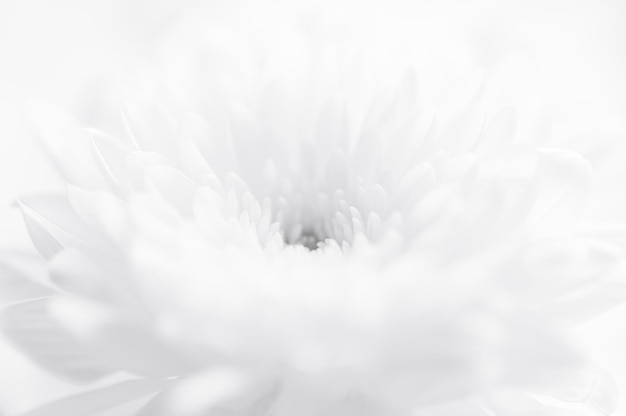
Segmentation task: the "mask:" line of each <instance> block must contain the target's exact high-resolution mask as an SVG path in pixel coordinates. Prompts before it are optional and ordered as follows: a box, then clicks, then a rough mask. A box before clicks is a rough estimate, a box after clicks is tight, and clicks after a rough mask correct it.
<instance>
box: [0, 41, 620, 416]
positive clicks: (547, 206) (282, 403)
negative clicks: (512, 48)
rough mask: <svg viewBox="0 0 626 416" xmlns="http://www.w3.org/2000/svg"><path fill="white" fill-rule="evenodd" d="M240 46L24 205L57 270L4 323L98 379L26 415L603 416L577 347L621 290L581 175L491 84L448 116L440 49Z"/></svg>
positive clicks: (616, 260)
mask: <svg viewBox="0 0 626 416" xmlns="http://www.w3.org/2000/svg"><path fill="white" fill-rule="evenodd" d="M218 44H219V43H218ZM177 45H180V44H177ZM214 46H215V45H213V47H214ZM227 46H228V47H227V48H225V50H216V49H214V48H213V49H212V48H209V49H201V51H202V54H204V55H202V56H203V59H205V60H206V62H209V63H210V66H208V67H203V66H201V65H200V66H199V67H198V66H197V65H198V62H197V61H193V64H192V65H191V66H190V67H186V69H189V68H196V70H197V68H200V70H198V72H199V76H198V77H186V76H183V75H178V77H179V80H181V82H183V83H184V82H185V81H188V83H189V85H186V86H183V87H184V88H182V91H187V92H183V93H180V91H181V89H180V88H179V87H181V84H180V83H179V84H178V85H175V86H173V87H171V89H169V90H168V93H167V94H166V97H167V100H161V101H159V100H158V99H155V100H154V102H152V103H150V102H144V100H132V99H131V100H128V101H127V102H126V104H125V106H124V111H123V116H122V117H120V122H119V123H116V122H112V123H111V124H107V123H103V124H104V125H99V126H94V127H97V128H99V129H101V130H95V129H94V128H91V129H89V131H88V134H86V135H85V136H83V135H82V134H77V135H76V141H75V142H74V141H72V140H71V139H70V137H69V136H66V135H63V136H59V137H60V140H59V141H58V142H57V143H56V144H55V143H54V138H53V137H52V138H51V137H48V138H47V139H46V140H48V141H49V144H48V146H49V148H48V149H49V151H50V152H51V154H52V155H53V156H54V158H55V160H56V162H57V164H58V166H59V170H60V171H61V172H62V173H63V174H64V175H65V177H66V179H67V182H68V187H67V192H66V193H65V194H62V195H57V194H55V195H36V196H31V197H23V198H21V199H20V201H19V206H20V207H21V209H22V212H23V214H24V218H25V222H26V226H27V228H28V231H29V233H30V235H31V237H32V240H33V243H34V245H35V246H36V248H37V250H38V251H39V253H40V254H41V255H42V256H43V258H45V260H46V262H47V267H48V270H49V274H47V275H46V274H35V273H30V274H29V277H30V278H31V280H32V282H31V285H30V286H29V287H28V291H27V292H26V293H25V294H24V293H17V294H15V296H12V297H11V300H13V301H17V300H19V301H20V302H17V303H14V304H12V305H10V306H8V307H7V308H6V309H5V311H4V314H3V325H4V328H5V331H6V333H7V334H8V335H9V336H10V337H11V338H12V339H13V340H14V341H15V343H16V344H17V345H18V346H20V347H21V348H22V349H23V351H24V352H25V353H26V354H28V355H29V356H30V357H31V358H32V359H33V360H34V361H36V362H38V363H39V364H40V365H42V366H43V367H45V368H47V369H49V370H51V371H54V372H56V373H58V374H59V375H61V376H65V377H69V378H70V379H73V380H78V381H83V382H87V381H89V382H91V381H96V380H99V379H102V378H104V377H108V378H107V379H106V381H105V382H104V383H105V384H106V386H105V387H100V388H99V389H96V390H93V391H91V392H89V393H83V394H82V395H77V396H74V397H70V398H67V399H65V400H62V401H60V402H58V403H53V404H50V405H49V406H44V407H43V408H40V409H38V410H35V411H33V412H32V413H29V415H31V416H34V415H46V416H49V415H63V416H68V415H69V416H71V415H79V414H80V415H86V414H90V415H92V414H103V415H104V414H109V413H106V412H107V411H110V410H111V409H118V411H119V412H120V413H119V414H138V415H151V416H155V415H173V414H175V415H205V414H220V415H221V414H237V415H239V414H241V415H261V414H272V415H274V416H283V415H294V414H298V415H309V414H310V415H322V414H324V415H335V414H336V415H348V414H349V415H353V414H354V415H356V414H358V415H383V414H384V415H388V414H398V415H408V414H414V412H415V411H418V412H419V413H418V414H420V415H422V414H423V415H444V414H480V415H492V414H507V415H508V414H520V415H521V414H524V415H526V414H545V413H542V412H545V411H546V409H549V408H560V407H562V406H563V403H564V402H572V403H577V404H578V405H580V406H581V407H582V406H586V407H588V408H590V409H591V410H595V411H597V412H598V413H599V414H603V413H604V414H607V413H609V412H611V410H612V407H613V405H614V403H613V401H614V397H613V395H614V392H613V391H612V385H611V383H610V380H609V379H608V378H606V377H605V376H603V375H602V374H601V372H599V371H596V370H590V369H589V364H588V363H587V362H586V361H585V359H584V358H583V356H582V355H581V354H580V353H579V352H578V351H577V350H576V349H575V348H573V347H572V345H571V344H570V343H569V342H568V341H567V338H566V335H565V333H566V331H565V329H566V328H567V323H568V322H571V321H576V320H579V319H581V318H585V317H587V316H589V315H592V314H595V313H597V312H598V311H599V310H601V309H603V308H606V307H609V306H610V305H612V304H613V303H607V299H608V300H610V298H611V296H613V297H615V298H616V299H617V300H620V299H621V298H622V296H621V295H623V290H624V289H623V283H622V279H623V271H624V261H623V250H622V248H621V246H620V245H619V241H618V240H619V237H617V238H616V237H615V236H614V235H611V234H612V233H611V232H608V233H607V232H602V230H603V228H601V227H599V226H598V223H600V222H601V220H602V218H593V216H590V215H588V214H587V213H586V211H585V207H586V204H587V201H588V199H589V198H590V195H591V191H592V188H591V184H592V176H593V171H592V169H591V167H590V164H589V163H588V162H587V161H586V160H585V159H584V158H583V157H582V156H580V155H579V154H577V153H575V152H573V151H572V150H569V149H568V148H567V147H565V148H549V147H547V146H548V145H549V142H545V143H544V144H543V146H544V147H541V146H542V143H536V142H534V141H531V139H532V140H535V139H536V138H537V136H535V135H533V137H530V138H529V137H525V136H524V135H521V134H520V133H519V131H529V130H523V129H522V130H516V126H515V120H516V116H515V112H514V111H513V110H509V109H504V110H502V111H499V112H497V113H493V112H492V107H490V106H489V105H488V104H489V99H490V96H489V93H488V91H489V90H487V93H485V88H488V84H485V83H484V81H483V79H482V77H481V76H479V75H475V74H471V73H470V76H468V77H466V78H463V79H462V80H461V81H460V82H458V83H457V84H454V85H453V86H452V88H447V89H449V90H451V94H449V95H447V96H445V97H444V98H441V97H442V95H441V94H439V92H440V91H439V90H443V89H446V88H444V87H449V86H450V85H448V84H446V83H447V82H449V79H450V78H451V77H452V76H451V75H449V74H448V73H444V72H441V73H437V74H434V76H433V79H432V83H430V81H429V78H427V76H428V72H427V70H428V69H429V68H428V65H429V63H430V56H429V57H427V59H424V60H422V61H423V62H426V64H423V62H422V63H418V64H416V66H415V67H414V68H413V69H411V67H407V66H406V65H404V64H403V63H402V62H399V61H398V60H394V59H386V58H387V57H386V56H385V55H384V54H383V55H379V54H378V52H376V53H374V52H372V53H371V56H367V54H366V55H365V56H363V55H359V54H358V53H355V54H354V55H355V56H356V57H355V56H352V55H351V54H352V52H351V51H350V49H349V48H344V47H342V46H338V47H337V48H336V49H337V50H327V49H325V48H324V47H321V48H320V50H317V51H315V50H311V49H309V48H306V47H302V45H300V44H297V43H296V45H295V46H294V47H293V48H292V49H289V51H290V52H292V53H295V54H296V55H293V54H287V53H286V52H285V51H282V53H281V54H279V55H278V56H276V55H272V54H266V55H264V59H262V60H257V59H256V57H255V56H254V54H250V55H247V54H246V51H245V50H244V52H242V53H241V54H239V55H237V54H235V53H234V52H233V51H235V50H237V49H234V48H233V47H232V45H230V44H229V45H227ZM283 46H284V45H283ZM322 46H324V45H322ZM194 47H195V46H194ZM286 56H287V58H285V57H286ZM391 56H392V57H395V56H396V55H391ZM361 58H362V59H361ZM403 60H404V59H402V60H400V61H403ZM181 67H183V69H184V68H185V67H184V64H183V65H181ZM438 68H439V67H435V70H437V69H438ZM441 68H444V69H447V67H446V66H445V65H444V66H443V67H441ZM202 69H204V70H205V71H204V72H202V71H201V70H202ZM177 71H181V68H178V69H177ZM176 73H177V74H181V72H176ZM182 73H184V72H182ZM186 75H189V74H188V73H187V74H186ZM452 78H454V77H452ZM418 80H419V83H420V88H422V89H419V88H418V87H417V84H418V82H417V81H418ZM486 85H487V87H486ZM429 89H431V90H432V91H430V92H429V91H428V90H429ZM189 110H192V111H193V113H190V112H189ZM483 110H486V111H487V113H486V114H485V113H484V112H483ZM114 111H115V109H109V113H108V114H106V116H107V117H106V118H107V119H109V120H110V119H111V116H110V114H111V113H113V112H114ZM90 117H92V118H93V119H94V120H96V119H97V120H102V119H103V117H102V115H96V116H94V115H91V116H90ZM102 131H105V132H107V133H103V132H102ZM537 131H538V130H535V133H534V134H539V133H537ZM109 132H112V133H114V134H115V136H110V135H109ZM516 132H517V133H516ZM71 134H76V133H75V132H72V133H71ZM86 137H89V139H87V138H86ZM546 140H547V139H546ZM59 145H60V146H61V147H58V146H59ZM85 145H86V146H85ZM63 146H65V147H63ZM83 147H88V148H89V153H84V152H82V150H81V149H82V148H83ZM604 229H606V228H604ZM614 229H615V228H609V230H614ZM14 263H15V264H14V265H13V266H11V267H12V268H13V269H18V270H19V269H20V267H21V266H20V265H19V262H17V261H15V262H14ZM37 278H38V280H37ZM20 287H21V286H20ZM618 291H619V292H618ZM611 302H613V301H611ZM112 374H117V375H116V376H111V375H112ZM138 409H139V410H138ZM116 414H118V413H116Z"/></svg>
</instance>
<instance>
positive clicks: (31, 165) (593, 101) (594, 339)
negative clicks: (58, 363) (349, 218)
mask: <svg viewBox="0 0 626 416" xmlns="http://www.w3.org/2000/svg"><path fill="white" fill-rule="evenodd" d="M288 10H296V11H299V13H300V14H302V15H304V16H308V15H310V16H312V17H315V18H316V19H319V20H320V21H323V22H326V23H328V25H329V26H332V27H335V28H336V27H341V25H342V23H343V22H352V23H354V22H356V23H357V26H358V27H360V28H361V30H363V31H368V25H370V24H372V29H371V32H372V33H373V34H374V36H375V35H376V33H383V32H385V31H386V30H395V29H397V28H398V27H401V28H403V29H404V30H407V31H409V32H411V33H412V34H413V36H414V37H415V38H416V39H421V40H422V41H423V42H425V43H431V44H432V45H434V46H435V47H436V46H437V45H439V44H443V43H445V42H447V41H449V40H458V39H460V40H461V41H462V44H463V45H464V46H465V47H467V48H468V49H469V51H468V52H469V53H471V54H474V55H475V56H476V60H477V63H478V65H479V66H482V67H483V69H486V70H488V69H489V68H491V67H493V66H495V65H496V64H498V63H499V62H503V61H506V62H508V64H509V65H514V66H516V67H518V69H519V70H520V71H521V72H523V73H524V74H525V76H527V77H529V78H531V79H533V81H534V82H535V83H536V84H537V85H539V86H540V88H541V89H542V90H544V91H546V93H547V95H548V96H549V100H550V103H551V110H552V111H553V112H554V114H555V118H557V119H561V120H567V119H575V118H578V117H582V116H586V117H592V118H597V119H598V120H603V122H606V123H608V124H612V125H616V126H619V125H623V124H624V122H625V121H626V75H624V74H626V25H625V24H624V22H626V2H624V1H623V0H525V1H506V0H505V1H501V0H475V1H468V0H417V1H416V0H385V1H376V0H361V1H356V0H353V1H345V0H344V1H341V0H334V1H329V0H322V1H320V0H316V1H312V0H311V1H308V0H307V1H293V0H291V1H286V0H285V1H279V0H270V1H243V0H235V1H233V0H231V1H226V0H209V1H198V0H0V247H15V246H16V245H17V246H21V247H27V246H28V240H27V238H25V235H24V233H23V230H22V223H21V219H20V216H19V214H18V212H17V211H16V210H15V209H14V208H12V207H11V203H12V201H13V200H14V199H15V197H16V196H18V195H21V194H24V193H29V192H34V191H39V190H46V189H51V188H58V187H60V186H61V181H60V180H59V179H58V178H57V177H56V174H55V173H54V171H53V170H52V169H51V167H50V165H49V163H48V162H47V160H46V157H45V155H44V154H43V152H42V151H41V149H40V148H39V146H38V145H37V143H36V141H35V140H33V138H32V132H33V125H32V121H31V118H30V116H29V109H30V107H31V106H32V104H33V103H36V102H38V101H41V100H45V101H47V102H49V103H52V104H53V105H54V106H55V107H57V108H58V109H60V110H62V111H65V110H67V111H71V112H79V113H80V112H83V111H87V109H85V105H86V102H85V94H84V91H85V90H87V89H90V88H91V87H92V86H93V85H94V83H98V82H100V81H101V80H103V79H117V78H120V77H123V76H124V73H125V72H126V71H127V70H128V69H129V68H132V67H133V66H136V65H143V64H146V63H147V64H150V62H153V61H155V60H157V59H162V56H161V55H160V54H159V51H160V49H159V48H160V46H161V45H162V43H163V41H164V39H166V38H167V36H168V34H170V33H171V32H172V31H179V30H180V28H181V25H182V26H184V24H186V23H188V22H190V19H189V17H190V16H193V19H192V20H193V22H194V24H195V25H206V26H207V27H210V26H211V25H213V24H218V23H219V24H222V25H224V24H226V25H228V24H229V22H233V25H235V24H236V23H237V22H238V19H240V18H241V17H242V16H245V17H246V19H252V20H255V18H256V19H257V20H258V22H257V23H258V28H260V29H258V30H263V18H264V16H270V15H273V14H280V13H285V12H286V11H288ZM372 16H376V19H375V24H374V20H372ZM625 163H626V161H625ZM577 335H578V337H579V339H580V342H581V344H583V345H585V346H587V347H588V348H589V349H590V351H592V354H593V355H594V357H595V358H596V360H597V361H598V362H599V363H600V364H602V365H604V366H606V367H608V368H609V369H610V370H612V371H613V373H614V375H615V378H616V380H617V381H618V382H619V384H621V385H622V391H624V392H626V355H625V354H623V351H626V308H618V309H616V310H613V311H612V312H609V313H607V314H605V315H604V316H602V317H600V318H598V319H596V320H594V321H593V322H590V323H587V324H586V325H585V326H583V327H581V328H580V329H579V331H578V334H577ZM37 385H38V386H40V391H41V394H38V395H37V397H32V395H31V396H28V395H26V393H25V392H26V391H31V392H32V391H33V387H34V386H37ZM26 387H28V388H26ZM69 389H71V386H64V385H59V384H58V383H54V382H53V381H52V378H48V377H47V376H46V375H44V374H40V373H39V372H38V370H36V369H35V368H34V366H31V365H30V364H29V363H28V362H27V361H26V360H25V359H23V358H21V357H20V356H19V355H18V354H17V353H16V352H14V351H13V350H12V349H11V347H10V346H9V345H7V344H6V343H5V342H3V341H2V339H1V338H0V414H2V415H4V414H5V413H6V414H9V415H11V414H15V413H16V412H18V411H21V410H25V409H28V408H31V407H33V406H35V405H36V404H38V403H39V402H42V401H46V400H49V399H52V398H54V397H57V396H59V395H60V394H62V393H64V392H65V391H66V390H69ZM2 412H5V413H2ZM620 414H623V415H626V406H624V405H623V406H622V411H621V413H620Z"/></svg>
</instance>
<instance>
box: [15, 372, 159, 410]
mask: <svg viewBox="0 0 626 416" xmlns="http://www.w3.org/2000/svg"><path fill="white" fill-rule="evenodd" d="M168 384H170V382H168V381H164V380H130V381H124V382H122V383H119V384H115V385H113V386H109V387H105V388H102V389H98V390H92V391H89V392H86V393H81V394H77V395H75V396H71V397H68V398H65V399H61V400H59V401H57V402H54V403H50V404H47V405H44V406H42V407H39V408H37V409H34V410H31V411H30V412H27V413H25V414H24V415H23V416H100V415H102V416H104V415H105V414H106V415H109V414H110V413H103V412H106V411H107V410H110V409H113V408H115V407H118V406H121V405H123V404H125V403H127V402H130V401H131V400H135V399H137V398H139V397H142V396H147V395H149V394H153V393H155V392H158V391H159V390H161V389H163V388H165V387H167V385H168Z"/></svg>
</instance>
